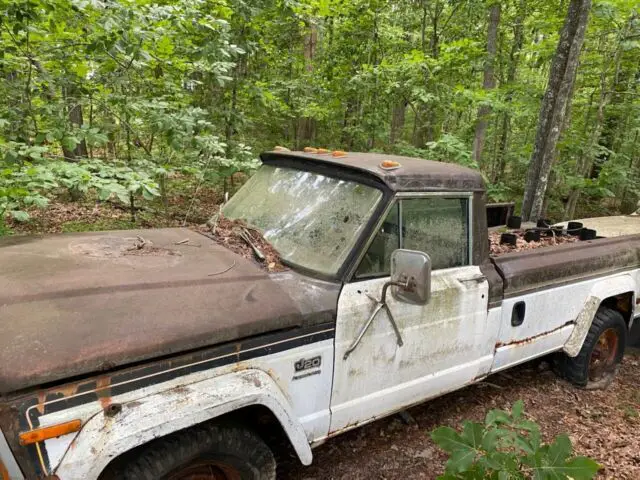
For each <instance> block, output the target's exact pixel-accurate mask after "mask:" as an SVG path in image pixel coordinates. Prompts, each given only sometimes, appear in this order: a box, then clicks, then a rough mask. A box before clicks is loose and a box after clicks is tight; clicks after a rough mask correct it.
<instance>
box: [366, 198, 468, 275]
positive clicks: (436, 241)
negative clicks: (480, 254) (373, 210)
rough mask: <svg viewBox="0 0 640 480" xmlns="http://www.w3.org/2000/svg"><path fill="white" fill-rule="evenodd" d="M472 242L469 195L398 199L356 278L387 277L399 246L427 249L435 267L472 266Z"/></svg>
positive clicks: (420, 249)
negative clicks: (470, 248) (392, 256)
mask: <svg viewBox="0 0 640 480" xmlns="http://www.w3.org/2000/svg"><path fill="white" fill-rule="evenodd" d="M400 220H402V221H400ZM401 231H402V235H400V232H401ZM469 241H470V239H469V200H468V199H467V198H445V197H425V198H411V199H403V200H399V201H398V202H397V203H396V204H395V205H394V206H393V208H392V209H391V211H390V212H389V214H388V215H387V218H386V219H385V221H384V223H383V224H382V227H381V228H380V231H379V232H378V233H377V234H376V236H375V238H374V239H373V242H372V243H371V245H370V246H369V248H368V250H367V253H366V254H365V256H364V258H363V259H362V261H361V262H360V266H359V267H358V270H357V271H356V278H358V279H363V278H371V277H382V276H388V275H389V274H390V271H389V267H390V264H391V253H392V252H393V251H394V250H395V249H397V248H406V249H408V250H418V251H421V252H425V253H426V254H428V255H429V257H430V258H431V262H432V269H433V270H438V269H443V268H452V267H461V266H464V265H469V261H470V258H469Z"/></svg>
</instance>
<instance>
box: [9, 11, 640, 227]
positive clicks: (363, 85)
mask: <svg viewBox="0 0 640 480" xmlns="http://www.w3.org/2000/svg"><path fill="white" fill-rule="evenodd" d="M588 3H590V2H587V1H586V0H564V1H563V2H561V4H560V7H559V6H558V5H559V4H558V2H550V1H536V2H534V1H532V0H506V1H500V2H497V1H495V0H398V1H394V2H390V1H387V0H352V1H349V2H346V1H344V0H296V1H290V0H277V1H268V0H257V1H246V0H163V1H161V2H149V1H147V0H0V13H1V14H2V15H1V16H0V18H1V19H2V21H1V23H0V44H1V45H0V52H1V54H0V95H2V98H3V100H4V101H3V102H2V103H0V163H1V165H0V214H2V215H1V216H2V218H3V217H4V214H9V213H10V214H11V215H13V216H14V217H15V218H18V219H21V220H24V219H26V218H27V217H26V216H25V215H26V214H25V212H27V211H29V210H30V209H31V208H34V207H36V206H41V207H43V206H45V205H46V203H47V200H49V199H53V198H60V197H59V195H60V194H61V192H62V193H63V194H64V195H63V197H62V198H63V199H67V200H75V201H78V200H80V201H81V200H82V199H83V198H85V197H86V196H87V195H89V196H90V197H91V198H93V197H92V195H94V196H96V198H98V200H100V199H109V198H110V199H111V200H112V201H120V202H122V203H125V204H127V205H129V204H130V203H131V202H144V201H156V200H154V199H156V198H157V197H162V201H163V203H165V205H166V203H167V202H169V201H170V196H171V189H172V188H173V187H172V186H174V185H178V184H180V185H182V184H184V182H187V183H189V182H191V183H192V184H193V185H194V188H189V189H188V190H189V191H191V192H192V191H195V190H196V188H195V187H196V186H197V185H200V184H202V183H203V182H204V183H207V184H209V185H213V186H216V188H219V189H220V190H223V189H228V188H231V187H232V181H233V178H235V177H234V174H235V173H236V172H239V171H240V172H247V173H250V172H251V170H252V169H253V168H254V167H255V166H256V157H257V153H259V152H260V151H261V150H265V149H270V148H273V146H274V145H284V146H287V147H289V148H302V147H304V146H307V145H315V146H323V147H328V148H340V149H347V150H376V151H384V152H388V153H396V154H405V155H412V156H419V157H423V158H430V159H435V160H440V161H448V162H456V163H460V164H463V165H467V166H470V167H472V168H479V169H480V170H481V171H482V173H483V174H484V175H485V178H486V180H487V183H488V190H489V195H490V197H491V199H493V200H496V201H506V200H513V201H516V202H518V204H520V201H521V199H523V198H524V200H525V201H524V205H523V206H524V210H523V211H524V212H525V216H528V217H532V218H535V217H536V216H539V215H540V214H542V212H543V211H544V215H545V216H548V217H551V218H554V219H560V218H561V217H563V216H574V215H576V216H584V215H592V214H605V213H610V212H616V211H629V210H631V209H632V208H633V206H634V205H635V203H636V202H637V201H638V199H639V198H640V188H638V182H639V181H640V134H639V132H640V89H639V88H638V87H639V85H640V61H639V60H638V59H639V58H640V19H639V17H638V15H639V11H638V10H639V7H638V5H637V2H636V1H634V0H598V1H595V0H594V2H593V5H592V7H591V8H590V9H589V8H587V7H588ZM589 10H590V14H589V15H588V17H587V16H586V13H587V12H588V11H589ZM568 12H569V15H568ZM572 12H573V13H572ZM579 12H582V13H579ZM575 19H581V20H580V22H578V23H580V29H578V28H577V26H576V22H574V20H575ZM565 20H566V21H565ZM574 27H575V28H574ZM582 35H584V39H583V41H581V40H580V37H581V36H582ZM569 39H570V40H571V41H569ZM580 43H582V46H581V45H580ZM565 44H566V45H569V50H567V51H566V52H565V53H563V54H561V55H560V56H559V55H558V54H557V52H559V51H560V50H562V51H563V52H564V47H563V49H561V48H560V46H562V45H565ZM563 59H564V60H563ZM565 60H567V61H565ZM568 60H570V62H569V61H568ZM547 86H548V87H549V88H547ZM549 89H552V90H553V95H552V94H551V93H549V92H550V90H549ZM545 92H546V93H545ZM560 97H561V98H560ZM556 100H560V101H556ZM545 112H546V113H545ZM563 112H564V113H563ZM525 180H526V181H525ZM541 180H543V181H542V182H541ZM545 184H546V185H545ZM526 187H528V188H526ZM525 191H526V192H528V193H526V194H525Z"/></svg>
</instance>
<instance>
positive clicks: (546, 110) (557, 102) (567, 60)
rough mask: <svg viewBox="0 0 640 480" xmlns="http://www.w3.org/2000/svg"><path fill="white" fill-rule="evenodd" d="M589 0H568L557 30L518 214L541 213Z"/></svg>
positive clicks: (532, 215) (532, 216) (535, 215)
mask: <svg viewBox="0 0 640 480" xmlns="http://www.w3.org/2000/svg"><path fill="white" fill-rule="evenodd" d="M590 10H591V0H571V2H570V3H569V9H568V11H567V18H566V19H565V22H564V26H563V27H562V31H561V32H560V39H559V41H558V47H557V48H556V52H555V55H554V57H553V62H552V63H551V69H550V72H549V82H548V85H547V89H546V92H545V94H544V98H543V100H542V106H541V107H540V117H539V119H538V127H537V131H536V139H535V142H534V145H533V154H532V155H531V162H530V163H529V169H528V171H527V177H526V183H525V190H524V200H523V202H522V217H523V218H524V219H525V220H530V219H531V220H533V221H535V220H537V219H538V218H539V217H540V215H541V214H542V204H543V201H544V197H545V194H546V192H547V186H548V182H549V174H550V173H551V166H552V165H553V161H554V158H555V154H556V145H557V143H558V139H559V138H560V134H561V133H562V128H563V126H564V119H565V116H566V114H567V108H568V105H569V102H570V101H571V92H572V91H573V84H574V82H575V79H576V73H577V70H578V61H579V59H580V52H581V50H582V43H583V42H584V35H585V30H586V28H587V19H588V18H589V12H590Z"/></svg>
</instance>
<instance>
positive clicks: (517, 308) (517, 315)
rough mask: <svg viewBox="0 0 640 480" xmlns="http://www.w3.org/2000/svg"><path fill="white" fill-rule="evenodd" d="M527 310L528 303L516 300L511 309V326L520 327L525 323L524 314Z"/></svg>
mask: <svg viewBox="0 0 640 480" xmlns="http://www.w3.org/2000/svg"><path fill="white" fill-rule="evenodd" d="M526 311H527V305H526V304H525V303H524V302H516V304H515V305H514V306H513V310H512V311H511V326H512V327H519V326H520V325H522V324H523V323H524V314H525V312H526Z"/></svg>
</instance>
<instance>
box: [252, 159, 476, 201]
mask: <svg viewBox="0 0 640 480" xmlns="http://www.w3.org/2000/svg"><path fill="white" fill-rule="evenodd" d="M260 159H261V160H262V162H263V163H266V164H273V163H276V164H278V163H283V162H284V163H289V164H290V165H292V166H295V162H296V161H298V162H301V163H307V162H311V163H313V164H316V165H324V166H326V167H331V168H336V167H337V168H338V169H342V170H345V169H346V170H351V171H353V172H355V173H361V174H365V176H368V177H375V178H376V179H378V180H379V181H381V182H383V183H384V184H385V185H386V186H387V187H389V189H391V190H393V191H396V192H416V191H419V192H429V191H436V192H438V191H440V192H445V191H446V192H449V191H450V192H477V191H484V190H485V186H484V181H483V179H482V175H480V172H479V171H477V170H472V169H470V168H466V167H461V166H460V165H455V164H452V163H444V162H434V161H432V160H423V159H421V158H412V157H402V156H398V155H387V154H384V153H357V152H346V154H345V155H343V156H333V155H332V154H331V153H308V152H293V151H273V152H264V153H262V154H261V155H260ZM383 161H392V162H398V163H399V164H400V166H399V167H398V168H396V169H393V170H385V169H383V168H382V167H381V163H382V162H383Z"/></svg>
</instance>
